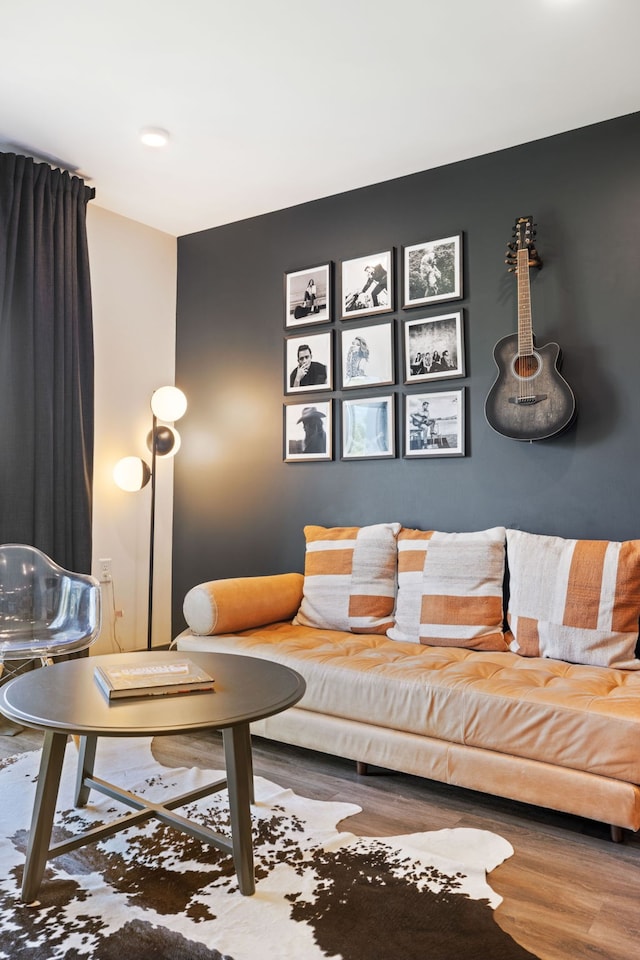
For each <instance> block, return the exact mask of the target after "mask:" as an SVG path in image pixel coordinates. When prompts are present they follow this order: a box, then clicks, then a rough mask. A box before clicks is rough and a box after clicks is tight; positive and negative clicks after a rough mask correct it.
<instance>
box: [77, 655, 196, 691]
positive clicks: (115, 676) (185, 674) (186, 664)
mask: <svg viewBox="0 0 640 960" xmlns="http://www.w3.org/2000/svg"><path fill="white" fill-rule="evenodd" d="M94 676H95V679H96V682H97V684H98V686H99V687H100V689H101V690H102V692H103V693H104V694H105V695H106V696H107V697H108V699H109V700H116V699H118V698H120V697H144V696H159V695H160V694H165V693H195V692H196V691H198V690H213V689H214V686H213V677H212V676H210V675H209V674H208V673H207V671H206V670H203V668H202V667H200V666H198V664H196V663H194V662H193V661H192V660H188V659H187V660H171V661H167V662H164V663H145V662H144V660H137V659H134V660H133V661H132V660H131V659H129V658H127V661H126V662H125V661H123V662H120V663H110V664H99V665H98V666H96V668H95V670H94Z"/></svg>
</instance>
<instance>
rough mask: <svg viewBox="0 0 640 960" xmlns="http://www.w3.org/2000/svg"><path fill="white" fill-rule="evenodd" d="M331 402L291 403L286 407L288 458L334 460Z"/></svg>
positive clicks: (286, 453)
mask: <svg viewBox="0 0 640 960" xmlns="http://www.w3.org/2000/svg"><path fill="white" fill-rule="evenodd" d="M332 413H333V405H332V401H331V400H324V401H323V400H312V401H311V402H309V401H307V403H306V404H305V403H287V404H285V406H284V459H285V460H286V461H288V462H290V463H293V462H296V461H299V460H332V459H333V436H332V419H333V417H332Z"/></svg>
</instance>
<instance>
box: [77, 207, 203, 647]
mask: <svg viewBox="0 0 640 960" xmlns="http://www.w3.org/2000/svg"><path fill="white" fill-rule="evenodd" d="M87 230H88V238H89V257H90V266H91V287H92V294H93V323H94V339H95V444H94V506H93V573H94V575H96V576H97V575H98V559H99V558H102V557H107V558H110V559H111V562H112V570H113V580H112V583H111V584H107V585H104V586H103V588H102V597H103V610H104V616H103V628H102V632H101V635H100V637H99V639H98V640H97V642H96V644H95V645H94V647H93V648H92V652H94V653H108V652H111V651H117V649H118V647H121V648H122V649H125V650H133V649H141V648H143V647H145V646H146V639H147V599H148V595H147V584H148V568H149V521H150V498H151V485H150V484H148V485H147V486H146V487H145V488H144V489H143V490H141V491H140V492H138V493H125V492H123V491H122V490H120V489H119V488H118V487H116V485H115V483H114V482H113V476H112V471H113V467H114V465H115V463H116V462H117V461H118V460H119V459H120V458H121V457H124V456H140V457H143V458H144V459H145V460H146V461H147V463H149V464H150V462H151V457H150V453H149V451H148V449H147V447H146V436H147V433H148V432H149V430H150V429H151V408H150V405H149V403H150V399H151V394H152V393H153V391H154V390H156V389H157V388H158V387H161V386H164V385H166V384H173V382H174V371H175V327H176V272H177V259H176V258H177V243H176V240H175V238H174V237H171V236H169V235H168V234H165V233H161V232H160V231H158V230H152V229H151V228H149V227H146V226H143V225H142V224H140V223H136V222H135V221H133V220H128V219H126V218H125V217H121V216H118V215H117V214H114V213H111V212H109V211H107V210H103V209H102V208H100V207H97V206H95V205H93V204H91V203H90V204H89V207H88V214H87ZM187 416H188V413H187ZM172 464H173V461H172V460H171V459H169V460H161V461H159V462H158V466H157V470H156V526H155V543H156V550H155V577H154V579H155V592H154V613H153V624H154V625H153V643H154V646H155V645H160V644H165V643H168V642H169V641H170V639H171V529H172V503H173V466H172ZM116 610H122V611H123V615H122V617H116V616H115V611H116Z"/></svg>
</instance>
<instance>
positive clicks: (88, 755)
mask: <svg viewBox="0 0 640 960" xmlns="http://www.w3.org/2000/svg"><path fill="white" fill-rule="evenodd" d="M97 745H98V738H97V737H95V736H90V737H80V746H79V747H78V772H77V774H76V792H75V797H74V800H73V804H74V806H76V807H85V806H86V805H87V801H88V799H89V793H90V792H91V788H90V787H87V786H85V783H84V781H85V778H86V777H92V776H93V768H94V765H95V762H96V747H97Z"/></svg>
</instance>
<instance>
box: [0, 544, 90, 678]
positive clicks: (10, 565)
mask: <svg viewBox="0 0 640 960" xmlns="http://www.w3.org/2000/svg"><path fill="white" fill-rule="evenodd" d="M100 601H101V596H100V584H99V583H98V581H97V580H96V579H95V578H94V577H90V576H88V575H86V574H82V573H72V572H71V571H70V570H65V569H64V568H63V567H60V566H58V564H57V563H54V562H53V560H51V559H49V557H47V556H46V554H44V553H42V552H41V551H40V550H37V549H36V548H35V547H30V546H26V545H25V544H21V543H6V544H3V545H0V676H1V675H2V671H3V668H4V662H5V661H6V660H11V661H13V660H34V659H38V658H39V659H40V660H41V661H42V663H43V664H47V663H50V662H51V660H52V659H53V658H54V657H58V656H62V655H64V654H69V653H77V652H78V651H80V650H84V649H85V648H86V647H88V646H90V645H91V644H92V643H93V641H94V640H95V639H96V638H97V636H98V633H99V632H100V623H101V602H100Z"/></svg>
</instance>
